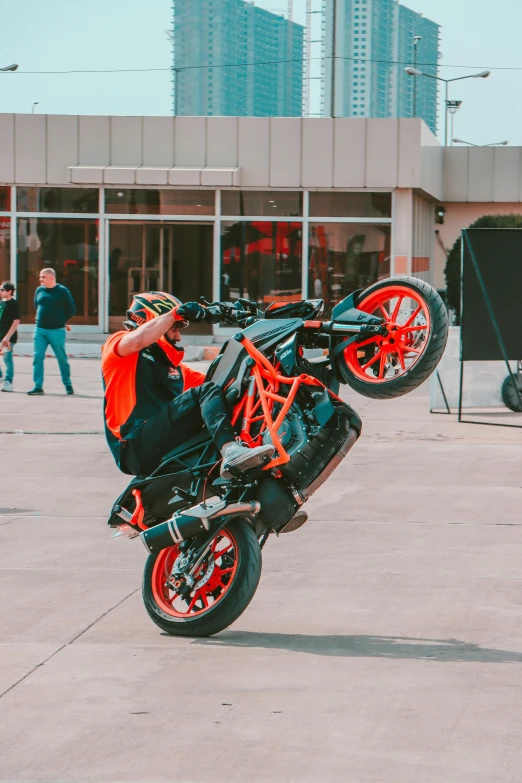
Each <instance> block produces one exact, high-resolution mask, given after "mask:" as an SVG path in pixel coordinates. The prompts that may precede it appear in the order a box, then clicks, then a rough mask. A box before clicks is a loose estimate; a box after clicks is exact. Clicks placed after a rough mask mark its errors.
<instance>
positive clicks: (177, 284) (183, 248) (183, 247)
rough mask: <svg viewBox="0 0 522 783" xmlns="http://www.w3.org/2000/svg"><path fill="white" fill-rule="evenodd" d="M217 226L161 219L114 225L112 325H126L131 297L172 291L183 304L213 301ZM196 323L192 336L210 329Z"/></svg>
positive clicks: (115, 222)
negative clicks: (213, 257)
mask: <svg viewBox="0 0 522 783" xmlns="http://www.w3.org/2000/svg"><path fill="white" fill-rule="evenodd" d="M213 236H214V232H213V225H212V224H211V223H200V222H199V221H191V222H190V223H188V222H185V223H183V222H182V221H179V222H176V223H167V222H163V221H162V220H156V221H149V222H142V221H141V220H132V221H131V220H111V221H110V223H109V329H110V330H111V331H114V330H115V329H121V323H122V321H124V320H125V313H126V310H127V308H128V307H129V302H130V301H131V299H132V296H133V295H134V294H137V293H142V292H144V291H167V292H168V293H172V294H174V296H177V297H178V298H179V299H181V300H182V301H184V302H189V301H197V300H198V299H199V297H200V296H204V297H205V298H206V299H210V300H211V299H212V249H213ZM211 328H212V327H210V328H209V325H208V324H191V326H190V327H189V331H188V333H189V334H196V333H208V332H209V331H211Z"/></svg>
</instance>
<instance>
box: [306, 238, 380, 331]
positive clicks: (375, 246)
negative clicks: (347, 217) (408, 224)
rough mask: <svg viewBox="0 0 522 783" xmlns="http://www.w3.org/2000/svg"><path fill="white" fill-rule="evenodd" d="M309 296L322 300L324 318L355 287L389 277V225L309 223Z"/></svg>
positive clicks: (364, 286)
mask: <svg viewBox="0 0 522 783" xmlns="http://www.w3.org/2000/svg"><path fill="white" fill-rule="evenodd" d="M309 232H310V233H309V237H308V296H309V297H310V298H319V299H324V301H325V315H326V316H327V317H328V316H330V314H331V312H332V307H333V306H334V305H336V304H337V302H340V301H341V299H344V297H345V296H348V294H350V293H352V291H356V290H357V289H358V288H366V287H367V286H369V285H371V284H372V283H375V282H376V281H377V280H381V279H382V278H384V277H389V276H390V237H391V226H390V225H372V224H371V223H311V224H310V227H309Z"/></svg>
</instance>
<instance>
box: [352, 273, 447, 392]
mask: <svg viewBox="0 0 522 783" xmlns="http://www.w3.org/2000/svg"><path fill="white" fill-rule="evenodd" d="M357 309H358V310H363V311H364V312H365V313H370V314H371V315H374V316H377V317H379V318H383V319H384V320H385V322H386V327H387V331H388V333H387V335H386V336H383V335H376V336H375V337H369V338H368V339H365V340H361V341H360V342H358V343H353V345H350V346H348V348H346V350H345V351H344V358H345V361H346V364H347V365H348V367H349V368H350V370H351V371H352V372H353V374H354V375H355V376H356V377H357V378H360V379H361V380H364V381H366V382H367V383H389V381H390V380H393V379H395V378H400V377H401V376H403V375H405V374H406V373H407V372H409V371H410V370H411V368H412V367H414V366H415V365H416V364H417V362H418V361H419V360H420V359H421V358H422V356H423V354H424V351H425V349H426V346H427V344H428V339H429V335H430V330H431V317H430V312H429V310H428V307H427V305H426V302H425V300H424V299H423V298H422V296H420V294H418V293H417V292H416V291H414V290H413V289H411V288H409V287H407V286H402V285H396V286H389V287H387V288H382V289H381V290H379V291H375V292H374V293H373V294H370V295H369V296H367V297H365V298H364V299H362V300H361V301H360V302H359V304H358V305H357Z"/></svg>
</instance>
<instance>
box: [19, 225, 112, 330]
mask: <svg viewBox="0 0 522 783" xmlns="http://www.w3.org/2000/svg"><path fill="white" fill-rule="evenodd" d="M17 232H18V301H19V302H20V311H21V320H22V323H34V314H35V311H34V306H33V298H34V292H35V290H36V289H37V287H38V285H39V281H38V275H39V273H40V270H41V269H44V268H45V267H51V268H52V269H55V270H56V279H57V281H58V283H61V284H62V285H65V286H67V288H68V289H69V290H70V292H71V294H72V297H73V299H74V302H75V304H76V315H75V316H74V318H72V319H71V323H73V324H82V325H86V324H89V325H93V326H97V325H98V221H97V220H74V219H71V220H65V219H60V218H19V219H18V220H17Z"/></svg>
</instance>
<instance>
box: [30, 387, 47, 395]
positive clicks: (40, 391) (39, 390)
mask: <svg viewBox="0 0 522 783" xmlns="http://www.w3.org/2000/svg"><path fill="white" fill-rule="evenodd" d="M43 393H44V390H43V389H40V387H39V386H35V387H34V389H31V391H28V392H27V394H43Z"/></svg>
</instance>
